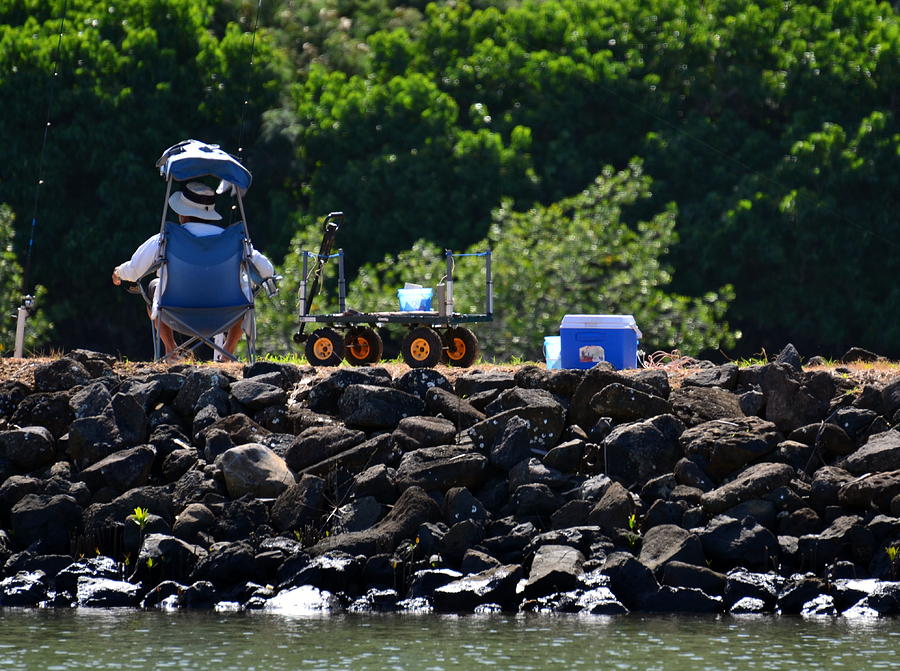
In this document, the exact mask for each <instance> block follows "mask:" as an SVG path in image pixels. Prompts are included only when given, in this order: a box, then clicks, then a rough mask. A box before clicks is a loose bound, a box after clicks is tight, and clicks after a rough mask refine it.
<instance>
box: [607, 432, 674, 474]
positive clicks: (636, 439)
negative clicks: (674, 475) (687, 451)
mask: <svg viewBox="0 0 900 671" xmlns="http://www.w3.org/2000/svg"><path fill="white" fill-rule="evenodd" d="M664 417H668V418H670V422H671V423H675V424H680V423H679V422H678V420H676V419H675V418H674V417H672V416H671V415H668V416H665V415H663V416H660V417H655V418H653V419H648V420H644V421H641V422H634V423H632V424H625V425H622V426H619V427H616V428H615V429H613V431H612V433H610V434H609V435H608V436H607V437H606V438H605V439H604V440H603V444H602V446H603V449H604V450H605V466H606V473H607V474H608V475H609V476H610V477H611V478H613V479H615V480H619V481H621V482H624V483H626V484H632V483H641V484H642V483H645V482H646V481H647V480H649V479H651V478H653V477H656V476H658V475H663V474H665V473H670V472H671V471H672V468H673V467H674V466H675V463H676V462H677V461H678V459H679V458H680V457H681V455H682V452H681V449H680V448H679V447H678V438H677V436H673V435H672V434H671V433H670V432H668V431H663V430H662V428H665V427H664V426H662V428H661V424H662V423H663V422H664V421H665V420H664V419H663V418H664Z"/></svg>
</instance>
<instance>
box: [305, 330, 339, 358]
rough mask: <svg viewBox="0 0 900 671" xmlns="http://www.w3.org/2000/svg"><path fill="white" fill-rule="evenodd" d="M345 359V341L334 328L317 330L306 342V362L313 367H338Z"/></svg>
mask: <svg viewBox="0 0 900 671" xmlns="http://www.w3.org/2000/svg"><path fill="white" fill-rule="evenodd" d="M343 358H344V339H343V338H342V337H341V334H340V333H338V332H337V331H335V330H334V329H332V328H323V329H316V330H315V331H313V333H312V335H310V336H309V339H308V340H307V341H306V360H307V361H309V363H310V364H311V365H313V366H337V365H338V364H340V363H341V359H343Z"/></svg>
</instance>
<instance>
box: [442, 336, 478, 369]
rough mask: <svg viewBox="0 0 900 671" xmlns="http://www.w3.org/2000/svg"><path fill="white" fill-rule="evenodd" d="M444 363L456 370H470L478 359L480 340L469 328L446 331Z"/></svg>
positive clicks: (444, 337)
mask: <svg viewBox="0 0 900 671" xmlns="http://www.w3.org/2000/svg"><path fill="white" fill-rule="evenodd" d="M443 341H444V356H443V359H442V361H443V362H444V363H446V364H447V365H449V366H455V367H456V368H468V367H469V366H471V365H472V364H473V363H475V360H476V359H477V358H478V352H479V349H478V338H476V337H475V334H474V333H472V331H470V330H469V329H467V328H464V327H462V326H457V327H455V328H449V329H447V330H446V331H444V335H443Z"/></svg>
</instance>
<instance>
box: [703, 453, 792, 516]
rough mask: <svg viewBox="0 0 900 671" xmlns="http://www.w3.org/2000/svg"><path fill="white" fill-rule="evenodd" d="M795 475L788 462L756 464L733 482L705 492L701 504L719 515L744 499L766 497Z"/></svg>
mask: <svg viewBox="0 0 900 671" xmlns="http://www.w3.org/2000/svg"><path fill="white" fill-rule="evenodd" d="M794 475H795V472H794V469H793V468H791V467H790V466H788V465H787V464H775V463H762V464H756V465H754V466H750V467H748V468H747V469H746V470H745V471H744V472H742V473H741V474H740V475H738V476H737V477H736V478H735V479H734V480H732V481H731V482H729V483H727V484H724V485H722V486H721V487H718V488H717V489H714V490H712V491H711V492H706V493H705V494H703V496H702V498H701V500H700V504H701V505H702V506H703V509H704V510H705V511H706V512H707V513H709V514H711V515H718V514H719V513H723V512H725V511H726V510H728V509H729V508H732V507H734V506H736V505H738V504H739V503H743V502H744V501H749V500H750V499H761V498H764V497H765V495H766V494H768V493H769V492H771V491H772V490H774V489H777V488H778V487H783V486H786V485H788V484H789V483H790V482H791V480H792V479H793V478H794Z"/></svg>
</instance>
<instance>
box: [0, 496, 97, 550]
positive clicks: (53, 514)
mask: <svg viewBox="0 0 900 671" xmlns="http://www.w3.org/2000/svg"><path fill="white" fill-rule="evenodd" d="M80 527H81V507H80V506H79V505H78V503H77V502H76V501H75V499H74V498H72V497H71V496H66V495H57V496H47V495H41V494H28V495H26V496H24V497H23V498H22V499H20V500H19V502H18V503H16V505H14V506H13V508H12V511H11V512H10V528H11V529H12V532H13V537H14V538H15V539H16V542H17V543H18V544H19V545H20V546H21V547H22V548H26V547H29V546H31V545H32V544H35V545H36V546H39V549H40V552H42V553H44V554H49V553H52V552H66V551H68V550H69V548H70V546H71V542H72V540H73V538H74V536H75V535H76V534H77V533H78V531H79V529H80Z"/></svg>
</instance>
